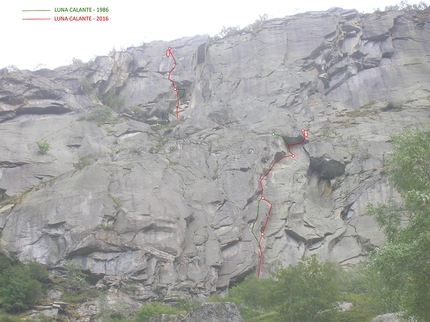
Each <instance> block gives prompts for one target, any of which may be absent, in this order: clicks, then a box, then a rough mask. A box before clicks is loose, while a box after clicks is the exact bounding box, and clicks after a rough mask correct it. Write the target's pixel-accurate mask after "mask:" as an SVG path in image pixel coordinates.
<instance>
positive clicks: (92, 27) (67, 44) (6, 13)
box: [0, 0, 429, 70]
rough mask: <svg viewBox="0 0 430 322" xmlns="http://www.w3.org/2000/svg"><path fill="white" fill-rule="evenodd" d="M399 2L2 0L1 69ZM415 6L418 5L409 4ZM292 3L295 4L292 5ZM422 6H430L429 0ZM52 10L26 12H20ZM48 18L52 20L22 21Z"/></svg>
mask: <svg viewBox="0 0 430 322" xmlns="http://www.w3.org/2000/svg"><path fill="white" fill-rule="evenodd" d="M399 2H400V0H398V1H397V0H361V1H359V0H354V1H350V0H324V1H321V0H298V1H291V0H290V1H288V0H258V1H256V0H247V1H245V0H214V1H208V0H206V1H203V0H175V1H173V0H133V1H132V0H122V1H120V0H86V1H81V0H78V1H77V0H38V1H34V0H14V1H7V2H6V1H3V5H2V10H1V11H0V30H1V34H2V37H1V45H0V46H1V53H0V68H3V67H6V66H9V65H15V66H17V67H18V68H20V69H30V70H33V69H34V68H35V67H36V66H37V65H38V64H45V65H46V67H48V68H55V67H58V66H62V65H67V64H69V63H70V62H71V60H72V58H73V57H74V58H78V59H81V60H83V61H88V60H89V59H91V58H94V57H95V56H98V55H106V54H107V53H108V52H109V51H110V50H111V49H112V48H113V47H115V48H116V49H117V50H119V49H120V48H121V47H122V48H126V47H129V46H139V45H140V44H141V43H142V42H150V41H153V40H167V41H168V40H174V39H177V38H181V37H184V36H194V35H197V34H200V35H202V34H209V35H211V36H213V35H214V34H216V33H218V32H219V31H220V30H221V28H222V26H223V25H225V26H226V27H229V26H240V27H245V26H246V25H248V24H250V23H252V22H254V21H255V20H256V19H257V18H258V16H259V15H262V14H264V13H266V14H268V15H269V18H279V17H284V16H287V15H293V14H296V13H300V12H306V11H320V10H327V9H329V8H331V7H341V8H344V9H351V8H354V9H357V10H358V11H359V12H373V11H374V9H376V8H380V9H384V7H385V6H386V5H392V4H396V3H399ZM411 2H412V3H417V2H419V1H411ZM294 3H295V4H294ZM426 3H429V1H428V0H427V1H426ZM90 6H91V7H92V8H97V7H108V8H109V12H108V13H102V14H97V12H92V13H70V12H68V13H58V12H54V8H59V7H66V8H70V7H90ZM42 9H50V10H51V12H39V13H35V12H32V13H28V12H22V10H42ZM59 15H65V16H68V17H69V16H71V15H82V16H86V15H92V17H93V19H95V18H96V16H98V15H100V16H108V17H109V21H107V22H103V21H91V22H86V21H54V16H59ZM39 17H49V18H51V20H50V21H24V20H22V19H23V18H39Z"/></svg>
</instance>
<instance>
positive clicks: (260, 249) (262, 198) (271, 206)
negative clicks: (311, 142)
mask: <svg viewBox="0 0 430 322" xmlns="http://www.w3.org/2000/svg"><path fill="white" fill-rule="evenodd" d="M272 135H273V136H280V135H276V134H275V133H273V134H272ZM302 135H303V140H302V141H300V142H297V143H294V144H288V143H287V141H286V140H285V139H284V138H283V137H282V138H283V139H284V141H285V142H286V143H287V149H288V152H289V153H290V154H289V155H284V156H283V157H282V158H280V159H278V160H276V161H275V162H274V163H273V164H272V166H271V167H270V169H269V171H267V172H266V173H265V174H264V175H263V176H262V177H261V179H260V187H261V196H260V200H263V201H265V202H267V203H268V204H269V211H268V212H267V217H266V221H265V223H264V226H263V229H262V230H261V233H260V239H259V240H258V243H257V246H258V249H259V251H260V260H259V262H258V270H257V271H258V277H260V272H261V265H262V264H263V248H262V247H261V241H262V240H263V237H264V233H265V231H266V227H267V224H268V222H269V219H270V214H271V212H272V208H273V204H272V203H271V202H270V201H269V200H267V199H266V198H265V197H264V187H263V180H264V179H266V177H267V176H268V175H269V173H270V172H271V171H272V170H273V168H274V167H275V165H276V164H277V163H279V162H280V161H281V160H283V159H286V158H289V157H291V158H295V157H296V155H295V154H294V153H292V152H291V150H290V148H291V147H292V146H295V145H301V144H303V142H305V140H306V139H307V137H308V131H307V130H305V129H302ZM257 215H258V214H257Z"/></svg>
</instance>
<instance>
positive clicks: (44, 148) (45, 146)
mask: <svg viewBox="0 0 430 322" xmlns="http://www.w3.org/2000/svg"><path fill="white" fill-rule="evenodd" d="M36 144H37V147H38V148H39V153H40V154H46V153H47V152H48V151H49V149H50V148H51V144H49V143H48V142H47V141H46V140H44V141H37V142H36Z"/></svg>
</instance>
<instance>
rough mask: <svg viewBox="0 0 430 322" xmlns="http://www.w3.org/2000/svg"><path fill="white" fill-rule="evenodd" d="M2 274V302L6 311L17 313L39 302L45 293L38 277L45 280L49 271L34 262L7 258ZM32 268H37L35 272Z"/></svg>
mask: <svg viewBox="0 0 430 322" xmlns="http://www.w3.org/2000/svg"><path fill="white" fill-rule="evenodd" d="M2 268H3V269H2V272H1V274H0V298H1V300H0V302H1V303H2V309H3V310H5V311H6V312H10V313H17V312H22V311H24V310H27V309H29V308H30V307H31V306H33V305H35V304H37V303H38V301H39V300H40V299H41V297H42V295H43V291H42V285H41V283H40V282H39V281H38V280H37V279H36V278H38V279H41V280H45V278H46V276H47V272H44V271H43V267H42V266H41V265H39V264H36V263H33V264H32V265H31V266H30V265H24V264H22V263H19V262H18V263H12V262H11V261H9V260H7V264H6V265H3V267H2ZM31 268H34V269H36V271H35V272H33V271H31Z"/></svg>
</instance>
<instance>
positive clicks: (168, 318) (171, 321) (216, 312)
mask: <svg viewBox="0 0 430 322" xmlns="http://www.w3.org/2000/svg"><path fill="white" fill-rule="evenodd" d="M202 321H205V322H220V321H222V322H243V318H242V316H241V315H240V312H239V309H238V308H237V306H236V304H234V303H228V302H226V303H206V304H203V305H202V306H198V307H195V308H193V309H191V310H190V313H188V314H187V316H185V317H184V316H183V315H171V314H161V315H158V316H155V317H153V318H150V319H149V321H148V322H202Z"/></svg>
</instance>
